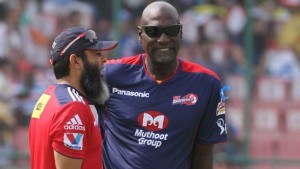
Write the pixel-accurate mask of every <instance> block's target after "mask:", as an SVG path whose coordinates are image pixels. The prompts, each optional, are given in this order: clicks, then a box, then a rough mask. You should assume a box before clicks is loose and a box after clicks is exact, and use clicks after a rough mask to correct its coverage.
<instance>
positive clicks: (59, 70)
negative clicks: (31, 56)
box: [53, 50, 86, 79]
mask: <svg viewBox="0 0 300 169" xmlns="http://www.w3.org/2000/svg"><path fill="white" fill-rule="evenodd" d="M74 54H75V55H76V56H78V57H80V58H82V59H84V60H85V59H86V58H85V57H86V53H85V50H80V51H78V52H75V53H74ZM70 56H71V54H69V55H68V56H65V57H62V58H61V59H60V60H59V61H57V62H56V63H55V64H54V65H53V72H54V75H55V78H56V79H60V78H62V77H65V76H68V75H69V74H70V68H69V65H70V60H69V58H70Z"/></svg>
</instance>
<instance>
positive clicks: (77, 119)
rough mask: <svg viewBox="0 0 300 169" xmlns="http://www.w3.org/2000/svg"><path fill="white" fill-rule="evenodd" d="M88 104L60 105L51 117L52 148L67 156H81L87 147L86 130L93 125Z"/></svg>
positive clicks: (87, 134)
mask: <svg viewBox="0 0 300 169" xmlns="http://www.w3.org/2000/svg"><path fill="white" fill-rule="evenodd" d="M89 115H90V112H89V105H87V106H86V105H85V104H83V103H82V102H70V103H68V104H66V105H64V106H62V107H61V108H60V109H59V110H58V112H56V115H55V116H54V117H53V119H52V125H51V128H50V130H51V131H50V138H51V139H52V148H53V149H54V150H55V151H57V152H59V153H61V154H63V155H65V156H68V157H73V158H83V157H84V154H85V151H86V149H87V140H88V137H89V133H88V131H89V130H90V128H91V125H93V121H92V119H91V117H89Z"/></svg>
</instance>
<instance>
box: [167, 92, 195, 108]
mask: <svg viewBox="0 0 300 169" xmlns="http://www.w3.org/2000/svg"><path fill="white" fill-rule="evenodd" d="M197 101H198V96H197V95H196V94H193V93H190V94H187V95H185V96H183V97H180V96H174V97H173V103H172V104H173V105H176V104H185V105H187V106H190V105H194V104H196V103H197Z"/></svg>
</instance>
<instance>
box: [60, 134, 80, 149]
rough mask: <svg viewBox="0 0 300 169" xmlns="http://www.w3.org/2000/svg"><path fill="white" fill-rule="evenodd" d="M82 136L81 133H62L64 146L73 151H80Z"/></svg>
mask: <svg viewBox="0 0 300 169" xmlns="http://www.w3.org/2000/svg"><path fill="white" fill-rule="evenodd" d="M83 136H84V135H83V134H81V133H64V145H65V146H66V147H68V148H70V149H73V150H82V148H83V146H82V145H83V144H82V143H83Z"/></svg>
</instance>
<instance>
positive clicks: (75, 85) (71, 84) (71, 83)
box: [57, 78, 85, 96]
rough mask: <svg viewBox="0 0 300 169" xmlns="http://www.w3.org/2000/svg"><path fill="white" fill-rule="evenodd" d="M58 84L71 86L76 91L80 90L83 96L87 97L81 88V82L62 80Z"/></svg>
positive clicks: (68, 79)
mask: <svg viewBox="0 0 300 169" xmlns="http://www.w3.org/2000/svg"><path fill="white" fill-rule="evenodd" d="M57 83H58V84H67V85H69V86H72V87H73V88H75V89H76V90H78V91H79V92H80V93H81V94H83V95H84V96H85V93H84V91H83V89H82V87H81V86H80V82H77V81H74V80H72V79H70V78H61V79H58V80H57Z"/></svg>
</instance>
